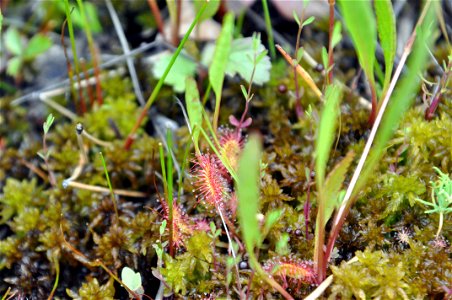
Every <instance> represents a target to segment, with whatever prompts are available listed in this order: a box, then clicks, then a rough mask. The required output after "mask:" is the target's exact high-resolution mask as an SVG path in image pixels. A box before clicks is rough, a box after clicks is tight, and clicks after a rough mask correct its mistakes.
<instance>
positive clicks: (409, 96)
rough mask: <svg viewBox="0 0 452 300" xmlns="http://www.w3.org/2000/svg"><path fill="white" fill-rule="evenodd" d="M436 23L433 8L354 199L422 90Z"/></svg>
mask: <svg viewBox="0 0 452 300" xmlns="http://www.w3.org/2000/svg"><path fill="white" fill-rule="evenodd" d="M434 22H435V20H434V17H433V9H432V8H430V9H429V12H428V13H427V15H426V18H425V21H424V22H423V25H422V26H421V27H420V28H419V29H418V30H417V38H416V41H415V44H414V45H413V51H412V53H411V55H410V57H409V61H408V64H407V69H408V70H410V71H409V72H407V73H406V75H405V76H404V77H403V78H402V79H401V80H400V82H399V83H398V85H397V86H396V89H395V91H394V94H393V96H392V98H391V102H390V103H389V105H388V108H387V110H386V112H385V115H384V117H383V120H382V122H381V125H380V128H379V130H378V133H377V135H376V137H375V141H374V143H373V147H372V149H371V151H370V153H369V157H368V159H367V161H366V164H365V165H364V168H363V171H362V173H361V175H360V177H359V179H358V181H357V183H356V186H355V188H354V190H353V193H352V198H354V196H356V194H357V193H358V192H359V191H360V190H361V188H362V187H363V186H364V185H365V183H366V181H367V179H368V178H369V176H370V175H371V173H372V172H373V170H374V168H375V167H376V165H377V164H378V162H379V161H380V159H381V157H382V156H383V154H384V152H385V147H386V145H387V143H388V141H389V139H390V138H391V136H392V135H393V133H394V131H395V130H396V129H397V127H398V124H399V122H400V120H401V119H402V116H403V114H404V113H405V111H407V109H408V108H409V107H410V106H411V104H412V103H413V101H414V96H413V95H415V94H416V91H417V90H419V88H420V77H419V76H418V74H419V72H421V71H422V70H423V68H424V66H425V65H426V64H425V63H426V60H427V56H428V48H430V47H431V46H432V38H433V34H432V33H431V32H428V28H429V27H431V28H434V24H433V23H434ZM432 24H433V25H432Z"/></svg>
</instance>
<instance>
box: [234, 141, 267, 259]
mask: <svg viewBox="0 0 452 300" xmlns="http://www.w3.org/2000/svg"><path fill="white" fill-rule="evenodd" d="M261 147H262V146H261V143H260V140H259V137H258V136H255V135H252V136H251V137H250V139H249V141H248V142H247V143H246V145H245V149H244V150H243V154H242V157H241V158H240V161H239V170H238V182H237V195H238V201H239V207H238V210H239V221H240V228H241V231H242V234H243V239H244V242H245V247H246V250H247V251H248V253H249V254H250V255H252V253H254V247H255V246H257V245H258V244H259V243H260V240H261V237H260V231H259V223H258V221H257V213H258V208H259V179H260V178H259V176H260V160H261V153H262V149H261Z"/></svg>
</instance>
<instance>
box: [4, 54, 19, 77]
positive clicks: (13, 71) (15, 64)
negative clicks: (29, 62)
mask: <svg viewBox="0 0 452 300" xmlns="http://www.w3.org/2000/svg"><path fill="white" fill-rule="evenodd" d="M21 67H22V59H21V58H20V57H18V56H16V57H13V58H11V59H10V60H9V61H8V67H7V69H6V73H8V74H9V75H11V76H13V77H16V76H17V75H18V74H19V71H20V68H21Z"/></svg>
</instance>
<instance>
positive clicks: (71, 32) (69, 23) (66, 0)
mask: <svg viewBox="0 0 452 300" xmlns="http://www.w3.org/2000/svg"><path fill="white" fill-rule="evenodd" d="M64 8H65V11H66V18H67V29H68V32H69V39H70V40H71V49H72V56H73V57H74V58H73V61H74V67H75V73H76V75H78V74H80V66H79V60H78V58H77V47H76V46H75V35H74V26H73V25H72V17H71V9H70V7H69V0H64Z"/></svg>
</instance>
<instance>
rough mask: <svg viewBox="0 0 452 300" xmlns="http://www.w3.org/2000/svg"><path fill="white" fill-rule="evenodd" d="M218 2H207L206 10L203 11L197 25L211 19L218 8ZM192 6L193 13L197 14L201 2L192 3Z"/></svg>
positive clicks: (217, 0)
mask: <svg viewBox="0 0 452 300" xmlns="http://www.w3.org/2000/svg"><path fill="white" fill-rule="evenodd" d="M220 2H221V1H220V0H209V2H208V4H207V8H206V10H205V11H204V13H203V15H202V17H201V19H200V20H199V23H201V22H203V21H205V20H207V19H210V18H212V17H213V16H214V15H215V14H216V13H217V11H218V9H219V8H220ZM193 5H194V7H195V11H196V12H199V11H200V10H201V8H202V5H203V2H202V1H193Z"/></svg>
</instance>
